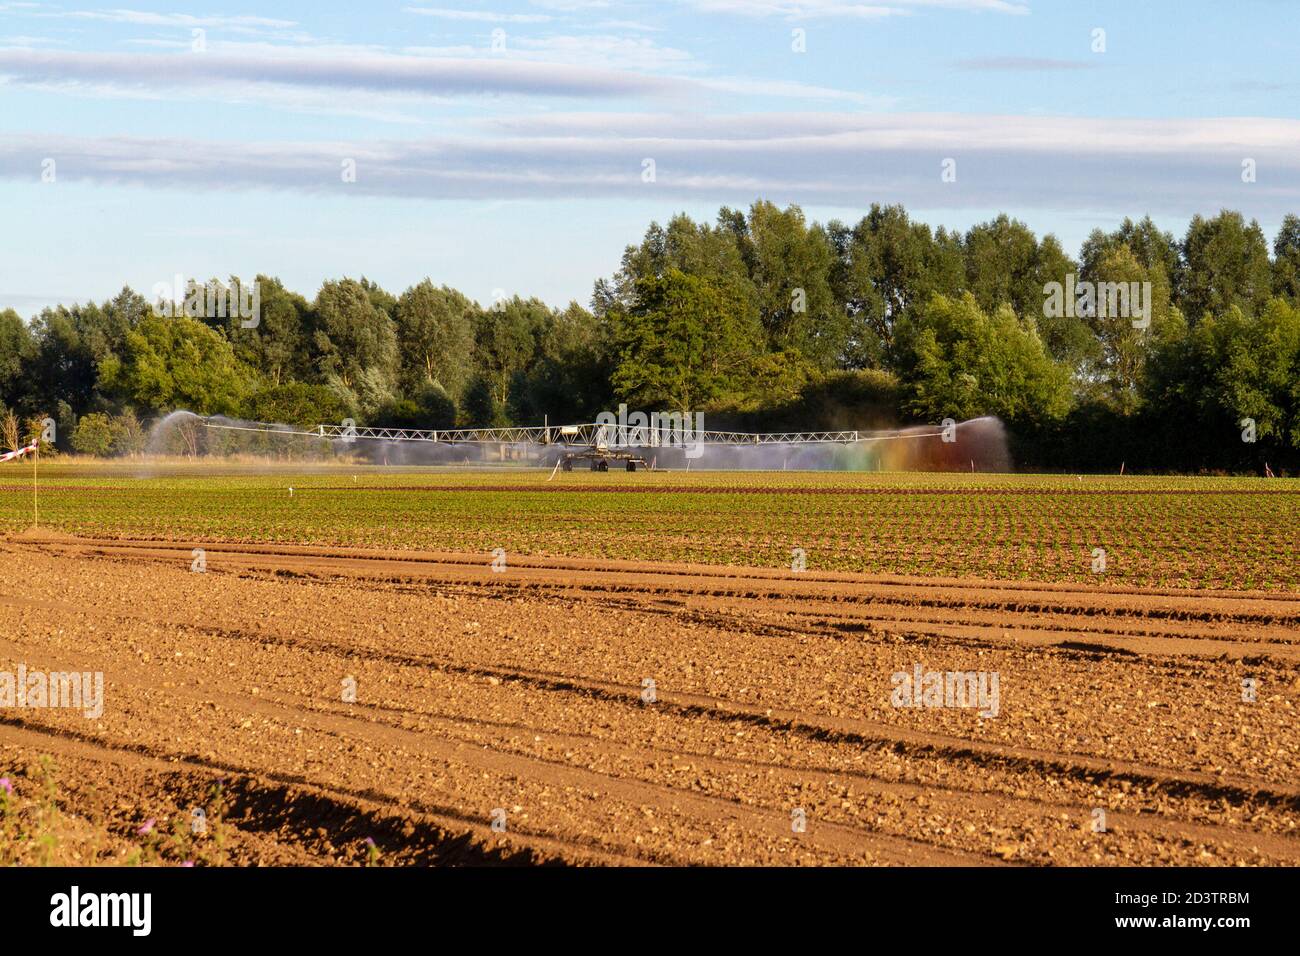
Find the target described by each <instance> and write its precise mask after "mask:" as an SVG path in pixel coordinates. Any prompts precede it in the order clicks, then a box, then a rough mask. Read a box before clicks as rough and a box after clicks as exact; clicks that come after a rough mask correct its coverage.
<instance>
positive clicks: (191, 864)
mask: <svg viewBox="0 0 1300 956" xmlns="http://www.w3.org/2000/svg"><path fill="white" fill-rule="evenodd" d="M193 865H194V861H193V860H186V861H185V862H184V863H182V864H181V866H193Z"/></svg>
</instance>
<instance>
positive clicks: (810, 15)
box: [676, 0, 1029, 20]
mask: <svg viewBox="0 0 1300 956" xmlns="http://www.w3.org/2000/svg"><path fill="white" fill-rule="evenodd" d="M676 2H677V3H679V4H684V5H686V6H690V7H693V8H695V9H696V10H699V11H700V12H702V13H718V14H732V15H735V16H745V17H784V18H785V19H787V20H816V19H832V18H834V19H876V18H880V17H890V16H897V15H900V14H907V13H910V12H912V11H913V10H916V9H918V8H927V7H928V8H932V9H946V10H964V11H970V12H993V13H1017V14H1023V13H1028V12H1029V6H1028V3H1027V2H1017V0H879V2H876V3H858V2H855V0H676Z"/></svg>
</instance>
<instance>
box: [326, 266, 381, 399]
mask: <svg viewBox="0 0 1300 956" xmlns="http://www.w3.org/2000/svg"><path fill="white" fill-rule="evenodd" d="M314 329H315V330H314V335H313V342H314V344H315V347H316V354H317V367H318V369H319V370H320V373H321V375H322V377H324V378H326V379H328V378H330V377H333V378H335V379H336V380H337V381H338V382H339V383H340V384H341V385H342V386H343V387H344V388H346V389H350V390H352V391H354V392H357V391H359V390H365V391H367V392H369V393H370V394H371V395H372V396H373V398H374V400H375V402H378V399H379V395H380V393H382V392H384V391H386V390H391V387H392V385H393V384H394V383H395V382H396V378H397V367H398V360H397V331H396V327H395V326H394V324H393V320H392V319H390V318H389V317H388V314H387V313H386V312H384V310H383V309H381V308H379V307H378V306H376V305H375V304H374V302H373V301H372V300H371V296H370V292H369V291H368V290H367V288H366V287H365V286H364V285H362V283H360V282H358V281H356V280H355V279H342V280H339V281H337V282H326V283H325V284H324V285H322V286H321V288H320V292H318V293H317V295H316V306H315V323H314ZM379 403H380V404H382V402H379Z"/></svg>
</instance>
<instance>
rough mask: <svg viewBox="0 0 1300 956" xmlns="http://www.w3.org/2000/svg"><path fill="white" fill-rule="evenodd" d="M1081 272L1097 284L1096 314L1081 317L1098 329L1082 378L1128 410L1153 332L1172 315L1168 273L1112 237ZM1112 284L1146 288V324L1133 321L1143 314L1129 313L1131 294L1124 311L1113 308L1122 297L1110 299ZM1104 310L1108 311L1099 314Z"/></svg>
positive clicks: (1132, 307) (1135, 399) (1132, 407)
mask: <svg viewBox="0 0 1300 956" xmlns="http://www.w3.org/2000/svg"><path fill="white" fill-rule="evenodd" d="M1081 278H1082V279H1083V281H1087V282H1093V283H1095V284H1096V286H1097V289H1098V294H1097V295H1096V297H1095V301H1096V305H1095V307H1094V315H1092V316H1091V317H1088V318H1087V319H1085V320H1084V321H1086V322H1087V323H1088V325H1089V326H1090V327H1091V329H1092V331H1093V333H1094V334H1095V335H1096V341H1097V343H1098V346H1099V348H1098V350H1097V351H1096V352H1095V353H1094V354H1093V355H1092V356H1089V362H1088V365H1087V368H1086V369H1085V373H1086V374H1085V381H1086V382H1088V383H1096V384H1098V385H1099V386H1100V387H1101V390H1102V394H1101V395H1099V396H1098V397H1099V398H1101V399H1103V400H1104V401H1106V402H1107V403H1109V404H1110V405H1111V406H1112V407H1113V408H1115V409H1117V410H1118V411H1120V412H1122V413H1124V414H1131V413H1132V412H1134V411H1136V410H1137V407H1138V405H1139V403H1140V396H1141V384H1142V379H1143V374H1144V367H1145V364H1146V361H1147V357H1148V350H1149V346H1150V342H1151V336H1152V335H1153V334H1154V333H1155V332H1156V331H1158V330H1159V329H1160V328H1162V327H1163V326H1164V325H1165V323H1167V322H1168V321H1169V320H1170V312H1171V310H1172V308H1173V307H1172V305H1171V303H1170V288H1169V279H1168V276H1167V274H1166V273H1165V271H1164V269H1163V267H1162V266H1161V265H1159V264H1157V265H1156V266H1154V267H1151V268H1148V267H1144V266H1143V265H1142V264H1141V263H1140V262H1138V260H1137V257H1136V256H1135V255H1134V253H1133V251H1132V248H1131V247H1130V246H1128V245H1126V244H1123V243H1111V244H1108V245H1107V246H1106V251H1104V252H1099V254H1098V257H1095V258H1094V257H1089V258H1088V259H1087V260H1085V265H1084V271H1083V274H1082V276H1081ZM1148 283H1149V286H1148V285H1147V284H1148ZM1114 284H1119V285H1120V286H1122V287H1124V288H1127V289H1128V290H1130V293H1131V290H1132V288H1133V287H1134V285H1136V286H1137V288H1138V289H1140V290H1145V289H1147V288H1150V291H1151V296H1150V300H1149V301H1145V302H1144V303H1143V310H1144V313H1145V319H1146V320H1149V322H1148V324H1147V326H1146V327H1145V328H1143V327H1140V326H1135V325H1134V322H1135V321H1139V322H1141V321H1142V320H1141V319H1138V318H1137V317H1136V316H1135V315H1134V314H1133V313H1134V312H1135V311H1136V309H1137V305H1136V302H1135V301H1134V300H1133V299H1132V298H1131V295H1130V297H1129V299H1128V302H1129V309H1128V310H1127V312H1126V313H1123V314H1121V313H1116V312H1114V310H1112V309H1111V307H1110V306H1111V305H1112V304H1117V303H1118V302H1119V301H1120V300H1119V299H1118V298H1116V302H1115V303H1111V302H1110V301H1109V299H1110V296H1109V294H1108V292H1107V291H1106V289H1107V287H1108V286H1113V285H1114ZM1103 301H1105V302H1106V308H1105V309H1104V310H1103V309H1102V308H1101V307H1100V305H1101V303H1102V302H1103ZM1102 311H1106V312H1107V314H1106V315H1102V314H1101V312H1102Z"/></svg>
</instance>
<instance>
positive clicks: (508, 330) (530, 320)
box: [475, 296, 551, 415]
mask: <svg viewBox="0 0 1300 956" xmlns="http://www.w3.org/2000/svg"><path fill="white" fill-rule="evenodd" d="M550 314H551V312H550V309H548V308H547V307H546V305H545V303H543V302H541V301H539V300H537V299H528V300H524V299H521V298H519V297H518V296H515V297H514V298H512V299H508V300H503V301H501V302H498V303H496V304H495V305H493V306H492V307H491V308H489V309H483V310H482V311H480V312H479V313H478V316H477V326H478V327H477V329H476V330H475V344H476V346H477V355H478V366H479V368H480V370H481V375H482V380H483V382H484V383H485V384H486V386H487V392H488V395H489V397H490V398H491V400H492V401H493V402H494V403H495V407H496V409H497V411H496V412H495V414H496V415H500V414H502V413H503V412H504V411H505V410H506V409H508V407H509V405H510V397H511V388H512V386H513V385H514V384H515V378H516V376H518V375H519V374H520V373H522V372H523V371H524V370H525V369H526V368H527V367H528V365H529V364H530V363H531V362H532V360H533V358H534V355H535V353H536V350H537V340H538V335H539V334H540V333H541V332H542V330H543V329H544V328H545V327H546V324H547V322H548V320H549V319H550Z"/></svg>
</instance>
